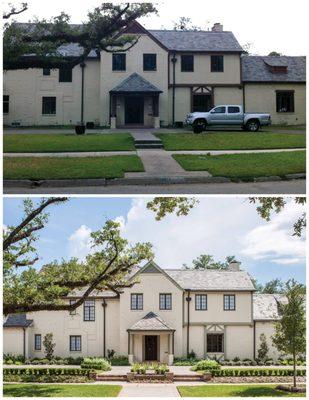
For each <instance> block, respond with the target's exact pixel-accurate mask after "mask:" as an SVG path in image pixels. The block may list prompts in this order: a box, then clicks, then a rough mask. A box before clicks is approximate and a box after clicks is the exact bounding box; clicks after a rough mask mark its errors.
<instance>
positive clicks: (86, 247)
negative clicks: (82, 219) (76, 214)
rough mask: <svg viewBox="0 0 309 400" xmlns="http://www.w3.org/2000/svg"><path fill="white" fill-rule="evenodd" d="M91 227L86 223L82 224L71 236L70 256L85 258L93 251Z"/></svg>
mask: <svg viewBox="0 0 309 400" xmlns="http://www.w3.org/2000/svg"><path fill="white" fill-rule="evenodd" d="M91 232H92V231H91V229H90V228H89V227H88V226H86V225H81V226H80V227H79V228H78V229H77V230H76V231H75V232H73V233H72V235H71V236H70V237H69V245H68V246H69V256H70V257H77V258H78V259H80V260H84V259H85V257H86V256H87V255H88V254H89V253H90V252H91V237H90V234H91Z"/></svg>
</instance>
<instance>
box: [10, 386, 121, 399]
mask: <svg viewBox="0 0 309 400" xmlns="http://www.w3.org/2000/svg"><path fill="white" fill-rule="evenodd" d="M121 388H122V387H121V386H120V385H41V384H14V385H7V384H4V385H3V395H4V397H117V396H118V394H119V392H120V390H121Z"/></svg>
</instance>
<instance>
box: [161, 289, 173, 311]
mask: <svg viewBox="0 0 309 400" xmlns="http://www.w3.org/2000/svg"><path fill="white" fill-rule="evenodd" d="M171 309H172V295H171V294H170V293H160V310H171Z"/></svg>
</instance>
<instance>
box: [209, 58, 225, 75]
mask: <svg viewBox="0 0 309 400" xmlns="http://www.w3.org/2000/svg"><path fill="white" fill-rule="evenodd" d="M210 64H211V72H223V71H224V63H223V56H218V55H213V56H211V62H210Z"/></svg>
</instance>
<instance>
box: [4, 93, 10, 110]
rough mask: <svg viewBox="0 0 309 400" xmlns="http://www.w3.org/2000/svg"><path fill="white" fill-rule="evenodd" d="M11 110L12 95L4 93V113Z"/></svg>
mask: <svg viewBox="0 0 309 400" xmlns="http://www.w3.org/2000/svg"><path fill="white" fill-rule="evenodd" d="M9 111H10V96H9V95H7V94H5V95H3V114H8V113H9Z"/></svg>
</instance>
